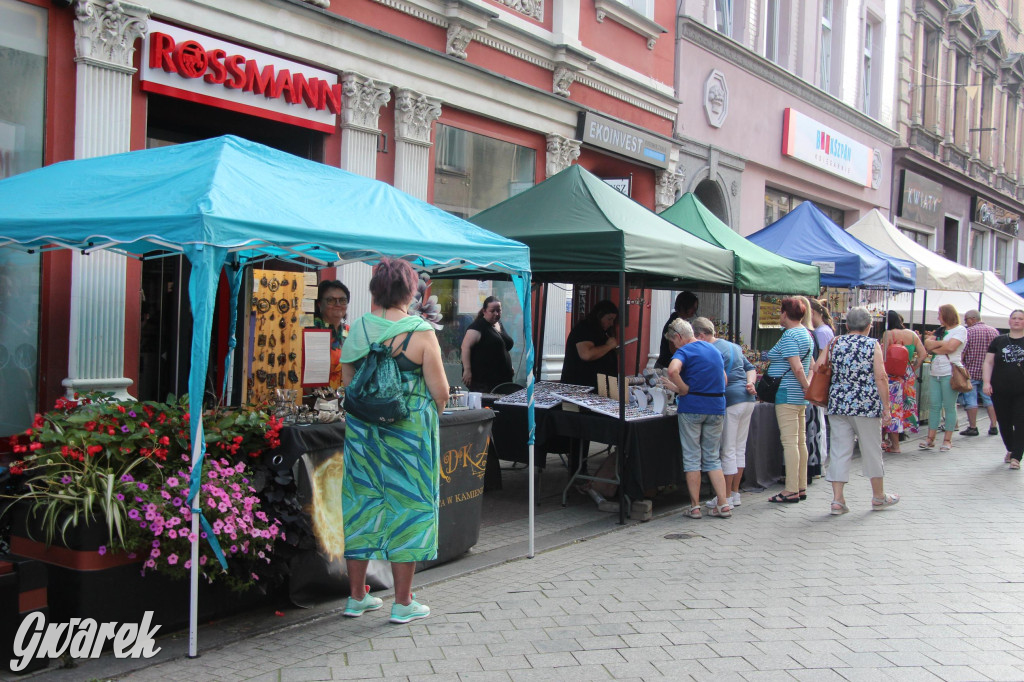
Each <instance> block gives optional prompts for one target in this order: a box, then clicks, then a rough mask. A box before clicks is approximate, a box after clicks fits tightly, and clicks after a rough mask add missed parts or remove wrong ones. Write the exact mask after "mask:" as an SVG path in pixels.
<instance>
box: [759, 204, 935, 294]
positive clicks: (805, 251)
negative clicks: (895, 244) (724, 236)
mask: <svg viewBox="0 0 1024 682" xmlns="http://www.w3.org/2000/svg"><path fill="white" fill-rule="evenodd" d="M748 239H750V241H752V242H754V243H755V244H757V245H758V246H761V247H763V248H765V249H768V250H769V251H771V252H772V253H776V254H778V255H780V256H785V257H786V258H790V259H792V260H795V261H799V262H800V263H806V264H807V265H817V266H818V267H819V268H820V269H821V283H822V285H823V286H829V287H841V288H857V287H866V288H873V289H890V290H893V291H912V290H913V289H914V280H915V277H916V272H917V266H916V265H914V263H912V262H911V261H909V260H902V259H900V258H895V257H893V256H890V255H888V254H885V253H882V252H881V251H878V250H876V249H874V248H872V247H870V246H868V245H867V244H865V243H864V242H862V241H860V240H859V239H857V238H856V237H854V236H853V235H850V234H848V233H847V232H846V231H845V230H844V229H843V228H841V227H839V226H838V225H836V224H835V223H834V222H832V221H831V220H829V219H828V217H827V216H826V215H825V214H824V213H822V212H821V211H820V210H819V209H818V207H817V206H815V205H814V204H812V203H811V202H809V201H805V202H803V203H802V204H800V205H799V206H797V207H796V208H795V209H793V210H792V211H790V212H789V213H787V214H786V215H784V216H783V217H782V218H780V219H779V220H776V221H775V222H774V223H772V224H771V225H769V226H768V227H766V228H764V229H763V230H760V231H759V232H755V233H754V234H752V235H750V236H749V237H748Z"/></svg>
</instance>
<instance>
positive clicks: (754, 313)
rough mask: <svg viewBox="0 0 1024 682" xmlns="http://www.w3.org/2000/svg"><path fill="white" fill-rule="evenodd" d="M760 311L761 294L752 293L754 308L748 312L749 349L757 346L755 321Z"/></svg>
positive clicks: (756, 321)
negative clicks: (749, 325)
mask: <svg viewBox="0 0 1024 682" xmlns="http://www.w3.org/2000/svg"><path fill="white" fill-rule="evenodd" d="M759 312H761V294H754V308H753V311H752V312H751V313H750V324H751V327H750V349H751V350H755V349H756V348H757V323H758V319H757V318H758V313H759Z"/></svg>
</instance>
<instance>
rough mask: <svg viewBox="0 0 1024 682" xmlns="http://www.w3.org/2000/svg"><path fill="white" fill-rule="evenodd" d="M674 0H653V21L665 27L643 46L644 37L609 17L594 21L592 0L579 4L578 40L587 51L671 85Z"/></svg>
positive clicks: (595, 17)
mask: <svg viewBox="0 0 1024 682" xmlns="http://www.w3.org/2000/svg"><path fill="white" fill-rule="evenodd" d="M674 15H675V2H673V0H655V2H654V22H655V23H657V24H659V25H660V26H661V27H662V28H664V29H666V30H667V33H662V34H661V36H660V37H658V39H657V40H656V41H655V43H654V49H653V50H649V49H647V38H646V37H644V36H642V35H640V34H639V33H637V32H636V31H634V30H633V29H631V28H628V27H626V26H623V25H622V24H620V23H618V22H617V21H615V20H614V19H612V18H610V17H605V20H604V21H603V22H600V23H598V21H597V7H596V5H595V3H594V0H582V2H581V3H580V42H581V43H582V44H583V46H584V47H586V48H587V49H589V50H593V51H594V52H598V53H600V54H602V55H604V56H606V57H609V58H611V59H613V60H615V61H617V62H619V63H620V64H623V65H625V66H628V67H629V68H631V69H635V70H636V71H639V72H640V73H642V74H645V75H647V76H651V77H652V78H654V79H655V80H657V81H660V82H662V83H665V84H667V85H671V84H672V83H673V80H674V68H673V61H674V58H675V16H674Z"/></svg>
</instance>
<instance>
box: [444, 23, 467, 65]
mask: <svg viewBox="0 0 1024 682" xmlns="http://www.w3.org/2000/svg"><path fill="white" fill-rule="evenodd" d="M472 40H473V30H472V29H470V28H467V27H466V26H463V25H462V24H454V23H453V24H449V25H448V42H447V43H446V45H445V52H447V53H448V54H449V55H451V56H452V57H458V58H459V59H466V57H467V55H466V48H467V47H469V43H470V42H471V41H472Z"/></svg>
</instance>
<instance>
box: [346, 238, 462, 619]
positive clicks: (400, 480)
mask: <svg viewBox="0 0 1024 682" xmlns="http://www.w3.org/2000/svg"><path fill="white" fill-rule="evenodd" d="M417 281H418V280H417V277H416V273H415V272H414V271H413V269H412V266H411V265H409V263H407V262H406V261H404V260H398V259H391V258H382V259H381V261H380V263H378V264H377V265H376V266H375V267H374V269H373V276H372V277H371V279H370V296H371V298H372V301H373V305H372V307H371V310H370V312H369V313H367V314H366V315H363V316H362V317H361V318H359V319H358V320H356V321H355V322H353V323H352V324H351V330H350V332H349V338H348V341H346V343H345V346H344V347H343V348H342V354H341V362H342V366H341V369H342V377H343V379H344V382H345V385H346V386H347V385H348V384H349V383H350V382H351V381H352V376H353V375H354V374H355V371H356V369H357V368H358V367H359V364H360V363H361V362H362V360H363V358H365V357H366V354H367V352H368V351H369V347H370V344H371V343H374V342H379V343H388V344H389V345H391V346H392V347H393V349H394V350H393V353H392V354H393V356H394V357H395V360H396V361H397V362H398V366H399V368H400V369H401V370H402V378H403V379H404V381H405V399H406V401H407V403H408V405H409V418H408V419H405V420H403V421H397V422H394V423H393V424H383V425H381V424H369V423H366V422H363V421H361V420H359V419H357V418H356V417H354V416H352V415H351V414H350V415H348V416H347V418H346V431H345V478H344V484H343V486H342V511H343V514H344V518H345V522H344V523H345V561H346V565H347V568H348V578H349V584H350V589H351V596H350V597H349V599H348V603H347V604H346V606H345V611H344V615H346V616H349V617H357V616H361V615H363V613H364V612H365V611H373V610H376V609H379V608H380V607H381V606H383V604H384V602H383V600H381V599H380V598H378V597H374V596H372V595H370V594H369V593H368V592H367V587H366V569H367V563H368V562H369V561H370V560H371V559H384V560H387V561H390V562H391V573H392V575H393V576H394V579H395V603H394V605H393V606H392V607H391V618H390V620H391V622H392V623H408V622H409V621H411V620H416V619H417V618H425V617H426V616H427V615H429V614H430V608H428V607H427V606H426V605H424V604H420V603H418V602H416V601H415V600H414V599H413V596H412V592H411V589H412V577H413V572H414V570H415V568H416V562H417V561H425V560H429V559H434V558H436V556H437V513H438V503H439V490H440V445H439V444H440V437H439V434H438V414H439V413H440V412H441V411H442V410H443V409H444V405H445V403H446V402H447V401H448V381H447V379H446V378H445V374H444V366H443V364H442V361H441V347H440V346H439V345H438V342H437V336H436V335H435V334H434V330H433V328H432V327H431V326H430V325H429V324H428V323H427V322H426V320H424V319H423V318H421V317H418V316H415V315H409V313H408V309H409V304H410V303H411V302H412V300H413V296H414V294H415V292H416V286H417Z"/></svg>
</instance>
